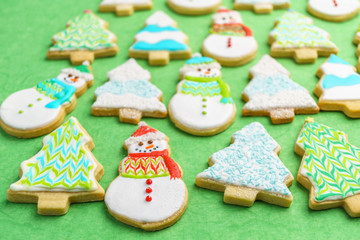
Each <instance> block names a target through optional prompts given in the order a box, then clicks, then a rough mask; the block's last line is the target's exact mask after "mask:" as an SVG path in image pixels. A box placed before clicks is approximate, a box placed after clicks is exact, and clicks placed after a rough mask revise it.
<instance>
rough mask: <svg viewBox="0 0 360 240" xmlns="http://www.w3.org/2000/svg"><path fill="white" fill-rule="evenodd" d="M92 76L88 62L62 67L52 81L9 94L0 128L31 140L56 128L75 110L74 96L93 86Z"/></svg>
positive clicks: (4, 103)
mask: <svg viewBox="0 0 360 240" xmlns="http://www.w3.org/2000/svg"><path fill="white" fill-rule="evenodd" d="M93 80H94V77H93V75H92V73H91V67H90V66H89V64H88V62H84V63H83V65H80V66H77V67H75V68H65V69H63V70H62V71H61V73H60V74H59V75H58V76H57V77H56V78H52V79H48V80H45V81H42V82H40V83H39V84H37V85H36V86H35V87H32V88H28V89H23V90H20V91H17V92H15V93H13V94H11V95H10V96H9V97H7V98H6V99H5V100H4V101H3V102H2V104H1V106H0V125H1V127H2V129H3V130H4V131H5V132H7V133H8V134H10V135H13V136H15V137H19V138H33V137H38V136H42V135H45V134H47V133H50V132H51V131H53V130H54V129H56V128H57V127H59V126H60V125H61V124H62V122H63V120H64V118H65V116H66V115H67V114H68V113H70V112H71V111H72V110H74V108H75V106H76V97H79V96H81V95H82V94H83V93H85V91H86V90H87V89H88V88H89V87H90V86H92V84H93Z"/></svg>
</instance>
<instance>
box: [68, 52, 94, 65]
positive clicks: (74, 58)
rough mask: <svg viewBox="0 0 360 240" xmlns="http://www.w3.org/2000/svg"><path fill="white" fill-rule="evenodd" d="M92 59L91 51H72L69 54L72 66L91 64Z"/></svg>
mask: <svg viewBox="0 0 360 240" xmlns="http://www.w3.org/2000/svg"><path fill="white" fill-rule="evenodd" d="M94 58H95V56H94V53H93V52H92V51H74V52H71V53H70V61H71V63H72V64H73V65H81V64H82V63H83V62H85V61H89V62H90V63H92V62H94Z"/></svg>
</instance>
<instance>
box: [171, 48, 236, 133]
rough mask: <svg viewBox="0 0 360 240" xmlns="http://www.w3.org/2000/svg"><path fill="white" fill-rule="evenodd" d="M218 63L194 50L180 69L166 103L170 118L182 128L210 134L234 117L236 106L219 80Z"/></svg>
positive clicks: (231, 121) (230, 121)
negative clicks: (171, 94) (167, 103)
mask: <svg viewBox="0 0 360 240" xmlns="http://www.w3.org/2000/svg"><path fill="white" fill-rule="evenodd" d="M220 68H221V66H220V64H219V63H217V62H216V61H215V60H214V59H212V58H209V57H202V56H201V55H197V54H194V57H193V58H191V59H190V60H188V61H187V62H186V64H185V65H184V66H183V67H182V68H181V69H180V77H181V80H182V81H181V82H180V83H179V84H178V86H177V93H176V94H175V95H174V96H173V97H172V99H171V100H170V103H169V115H170V119H171V120H172V121H173V122H174V123H175V126H176V127H178V128H180V129H181V130H183V131H185V132H187V133H190V134H193V135H198V136H210V135H214V134H217V133H219V132H222V131H224V130H225V129H227V128H228V127H229V126H230V125H231V124H232V123H233V122H234V120H235V116H236V106H235V104H234V101H233V100H232V98H231V95H230V88H229V86H228V85H227V84H226V83H225V82H224V81H222V80H221V72H220Z"/></svg>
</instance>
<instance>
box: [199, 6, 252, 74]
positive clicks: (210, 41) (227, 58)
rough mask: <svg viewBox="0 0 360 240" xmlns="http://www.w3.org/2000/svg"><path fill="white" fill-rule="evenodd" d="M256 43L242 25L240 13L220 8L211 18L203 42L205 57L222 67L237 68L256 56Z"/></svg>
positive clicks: (249, 30) (250, 33)
mask: <svg viewBox="0 0 360 240" xmlns="http://www.w3.org/2000/svg"><path fill="white" fill-rule="evenodd" d="M257 48H258V45H257V42H256V40H255V38H254V37H253V34H252V31H251V29H250V28H248V27H247V26H245V25H244V24H243V23H242V19H241V16H240V13H238V12H237V11H231V10H229V9H226V8H225V7H221V8H220V9H219V10H218V11H217V13H216V14H215V15H214V16H213V17H212V27H211V30H210V35H209V36H208V37H207V38H206V39H205V40H204V42H203V46H202V51H203V53H204V55H205V56H207V57H211V58H213V59H215V60H216V61H218V62H219V63H220V64H221V65H222V66H230V67H231V66H239V65H243V64H245V63H248V62H250V61H251V60H252V59H253V58H255V56H256V52H257Z"/></svg>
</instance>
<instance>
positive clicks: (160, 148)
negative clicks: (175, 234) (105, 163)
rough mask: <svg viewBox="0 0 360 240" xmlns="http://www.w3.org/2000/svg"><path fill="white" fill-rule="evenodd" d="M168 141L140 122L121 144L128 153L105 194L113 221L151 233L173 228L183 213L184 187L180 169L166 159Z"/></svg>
mask: <svg viewBox="0 0 360 240" xmlns="http://www.w3.org/2000/svg"><path fill="white" fill-rule="evenodd" d="M168 141H169V139H168V138H167V136H165V135H164V134H163V133H162V132H160V131H158V130H156V129H154V128H151V127H149V126H148V125H147V124H146V123H144V122H140V123H139V128H138V129H137V130H136V131H135V132H134V133H133V134H132V135H131V137H130V138H128V139H127V140H126V141H125V142H124V148H125V149H126V150H127V151H128V152H129V154H128V156H127V157H126V158H124V159H123V160H122V161H121V162H120V167H119V176H118V177H117V178H116V179H115V180H114V181H113V182H112V183H111V184H110V185H109V188H108V189H107V191H106V195H105V203H106V206H107V208H108V210H109V212H110V214H111V215H113V216H114V217H115V218H116V219H117V220H119V221H121V222H124V223H126V224H129V225H131V226H134V227H138V228H142V229H144V230H146V231H155V230H160V229H163V228H166V227H169V226H171V225H173V224H174V223H176V222H177V221H178V220H179V219H180V218H181V216H182V215H183V213H184V212H185V210H186V207H187V202H188V193H187V188H186V185H185V183H184V182H183V180H182V170H181V168H180V166H179V165H178V164H177V163H176V162H175V161H174V160H172V159H171V158H170V147H169V145H168Z"/></svg>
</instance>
